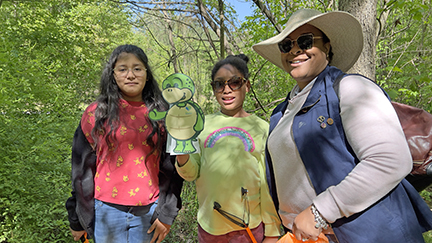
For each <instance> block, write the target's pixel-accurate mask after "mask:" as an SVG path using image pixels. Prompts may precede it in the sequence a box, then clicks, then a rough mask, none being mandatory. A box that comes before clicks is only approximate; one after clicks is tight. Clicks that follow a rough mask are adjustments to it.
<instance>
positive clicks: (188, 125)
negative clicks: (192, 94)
mask: <svg viewBox="0 0 432 243" xmlns="http://www.w3.org/2000/svg"><path fill="white" fill-rule="evenodd" d="M196 119H197V113H196V110H195V109H194V107H192V106H191V105H189V104H187V105H186V106H185V107H178V106H176V105H175V106H172V107H171V108H170V109H169V110H168V113H167V115H166V118H165V126H166V128H167V130H168V133H169V134H170V135H171V136H172V137H173V138H175V139H176V140H188V139H191V138H192V137H193V136H194V135H195V133H196V131H195V130H194V126H195V122H196Z"/></svg>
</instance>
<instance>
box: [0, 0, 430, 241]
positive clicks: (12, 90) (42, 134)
mask: <svg viewBox="0 0 432 243" xmlns="http://www.w3.org/2000/svg"><path fill="white" fill-rule="evenodd" d="M244 1H245V2H247V3H250V7H251V14H250V15H249V16H246V17H245V19H244V20H242V21H239V20H238V19H237V12H236V11H238V9H235V7H234V6H233V5H232V4H230V3H228V2H226V1H223V0H183V1H170V0H161V1H154V0H147V1H114V0H111V1H109V0H80V1H77V0H44V1H39V0H0V23H1V24H0V242H2V243H5V242H20V243H21V242H73V240H72V237H71V236H70V232H69V226H68V221H67V213H66V210H65V207H64V203H65V201H66V199H67V198H68V197H69V195H70V191H71V186H70V154H71V143H72V137H73V133H74V131H75V129H76V127H77V125H78V123H79V120H80V117H81V115H82V112H83V109H84V108H85V107H86V106H87V105H88V104H89V103H91V102H92V101H93V100H94V99H95V97H96V96H97V94H98V83H99V77H100V75H101V70H102V67H103V65H104V63H106V60H107V57H108V55H109V54H110V53H111V52H112V50H113V49H114V48H115V47H116V46H117V45H120V44H125V43H130V44H135V45H138V46H140V47H142V48H143V49H144V50H145V52H146V53H147V55H148V56H149V59H150V64H151V66H152V68H153V70H154V71H155V74H156V77H157V78H158V81H159V82H162V81H163V79H164V78H165V77H167V76H168V75H169V74H172V73H174V72H181V73H184V74H187V75H188V76H190V77H191V78H192V79H193V80H194V82H195V86H196V88H197V89H196V94H195V101H196V102H197V103H199V104H200V105H201V107H202V108H203V110H204V112H205V113H206V114H209V113H213V112H215V111H216V110H217V107H218V105H217V102H216V101H215V99H214V98H213V95H212V90H211V87H210V85H209V83H210V71H211V68H212V66H213V64H214V63H215V62H216V61H218V60H219V59H221V58H223V57H225V56H226V55H229V54H238V53H244V54H246V55H248V56H249V57H250V60H251V61H250V65H249V67H250V71H251V78H250V81H251V83H252V86H253V92H250V93H249V95H248V96H247V98H246V103H245V108H246V110H247V111H249V112H253V113H255V114H257V115H259V116H260V117H262V118H264V119H266V120H268V119H269V117H270V114H271V110H272V109H273V108H274V107H275V106H276V105H277V104H278V103H279V102H280V101H282V100H283V99H284V98H285V96H286V94H287V92H288V91H289V90H290V89H291V87H292V86H293V85H294V81H293V80H292V79H291V78H290V77H289V75H287V73H285V72H283V71H282V70H280V69H278V68H276V67H275V66H274V65H272V64H270V63H269V62H267V61H266V60H264V59H263V58H261V57H260V56H258V55H257V54H256V53H254V52H253V51H252V49H251V46H252V45H253V44H254V43H258V42H259V41H262V40H264V39H267V38H269V37H271V36H274V35H275V34H277V33H278V32H279V31H281V30H282V29H283V27H284V24H285V23H286V21H287V19H288V18H289V16H290V14H292V13H293V12H294V11H295V10H297V9H300V8H313V9H318V10H320V11H322V12H324V11H330V10H346V11H349V12H350V13H352V14H353V15H355V16H356V17H357V18H359V19H360V21H361V23H362V25H363V27H364V33H365V49H364V52H363V54H362V56H361V59H360V61H359V62H358V64H356V66H355V67H354V68H353V71H358V72H360V73H362V74H364V75H366V76H368V77H370V78H372V79H374V80H376V82H378V83H379V84H380V85H381V86H382V87H383V88H384V89H385V90H386V91H387V92H388V93H389V94H390V96H391V97H392V99H393V100H395V101H398V102H401V103H405V104H409V105H412V106H416V107H419V108H423V109H425V110H427V111H429V112H431V110H432V102H431V101H432V83H431V81H432V68H431V67H432V55H431V54H432V48H431V47H432V30H431V26H432V25H431V20H432V15H431V14H432V9H431V8H430V6H431V0H371V1H366V0H339V1H336V0H244ZM421 195H422V196H423V198H424V199H425V200H426V201H427V202H428V203H429V205H430V206H431V205H432V204H431V203H432V189H431V188H428V189H426V190H424V191H422V192H421ZM182 198H183V209H182V210H181V211H180V214H179V216H178V218H177V220H176V221H175V223H174V225H173V226H172V228H171V232H170V234H169V235H168V237H167V238H166V240H165V241H164V242H190V243H192V242H197V240H196V232H197V223H196V212H197V206H198V203H197V199H196V193H195V186H194V183H193V182H185V184H184V189H183V192H182ZM424 236H425V239H426V241H427V242H432V235H431V233H430V232H429V233H426V234H425V235H424Z"/></svg>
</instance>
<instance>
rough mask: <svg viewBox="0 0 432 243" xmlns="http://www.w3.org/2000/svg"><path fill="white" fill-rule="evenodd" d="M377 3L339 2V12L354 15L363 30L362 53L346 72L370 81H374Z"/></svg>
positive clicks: (354, 0)
mask: <svg viewBox="0 0 432 243" xmlns="http://www.w3.org/2000/svg"><path fill="white" fill-rule="evenodd" d="M377 3H378V1H377V0H339V10H341V11H346V12H349V13H350V14H352V15H354V17H356V18H357V19H358V20H359V22H360V24H361V25H362V28H363V43H364V47H363V51H362V53H361V54H360V57H359V59H358V60H357V62H356V63H355V64H354V66H353V67H352V68H351V69H350V70H349V71H348V72H349V73H360V74H362V75H364V76H366V77H368V78H370V79H372V80H375V55H376V44H377V38H376V33H377V21H376V18H377V14H376V13H377Z"/></svg>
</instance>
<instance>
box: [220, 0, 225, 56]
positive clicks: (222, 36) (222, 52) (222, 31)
mask: <svg viewBox="0 0 432 243" xmlns="http://www.w3.org/2000/svg"><path fill="white" fill-rule="evenodd" d="M219 17H220V23H219V26H220V38H219V39H220V56H221V59H224V58H225V27H224V3H223V1H222V0H219Z"/></svg>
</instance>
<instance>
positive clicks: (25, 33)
mask: <svg viewBox="0 0 432 243" xmlns="http://www.w3.org/2000/svg"><path fill="white" fill-rule="evenodd" d="M81 2H84V1H73V0H64V1H60V0H51V1H25V2H22V1H19V2H15V1H13V2H11V1H5V2H3V3H2V5H1V8H0V17H1V19H2V23H3V24H2V25H1V26H0V33H1V35H0V42H1V44H0V144H1V146H0V154H1V157H2V162H1V166H0V212H1V214H0V242H45V241H50V242H71V241H72V237H70V233H69V229H68V228H69V226H68V225H69V223H68V222H67V214H66V210H65V207H64V203H65V201H66V199H67V197H68V196H69V195H70V191H71V187H70V145H71V142H72V136H73V133H74V131H75V128H76V126H77V125H78V122H79V120H80V116H81V113H82V105H83V104H86V103H88V102H90V101H92V100H93V99H94V97H95V90H96V87H97V83H98V79H99V76H100V70H101V64H102V62H103V60H104V59H105V58H106V56H107V55H108V53H110V52H111V51H112V50H111V49H113V47H114V46H115V45H117V43H119V42H120V43H121V42H123V41H126V40H127V38H128V37H130V36H131V34H132V31H131V28H130V26H129V25H128V24H129V22H128V15H127V12H125V11H123V10H122V8H118V6H116V5H114V4H112V3H111V2H110V1H98V2H96V1H86V3H81Z"/></svg>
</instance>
